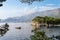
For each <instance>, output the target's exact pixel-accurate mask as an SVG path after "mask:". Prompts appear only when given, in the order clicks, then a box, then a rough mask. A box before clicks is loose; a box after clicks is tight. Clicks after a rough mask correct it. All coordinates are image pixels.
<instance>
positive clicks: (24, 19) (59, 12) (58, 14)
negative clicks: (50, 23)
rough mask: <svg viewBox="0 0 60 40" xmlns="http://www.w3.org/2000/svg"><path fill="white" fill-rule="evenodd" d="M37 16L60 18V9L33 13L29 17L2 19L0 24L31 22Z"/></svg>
mask: <svg viewBox="0 0 60 40" xmlns="http://www.w3.org/2000/svg"><path fill="white" fill-rule="evenodd" d="M36 16H51V17H57V18H59V17H60V8H56V9H52V10H45V11H40V12H35V13H31V14H29V15H24V16H21V17H13V18H7V19H4V20H2V19H0V22H30V21H31V20H32V19H33V18H34V17H36Z"/></svg>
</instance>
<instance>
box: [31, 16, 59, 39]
mask: <svg viewBox="0 0 60 40" xmlns="http://www.w3.org/2000/svg"><path fill="white" fill-rule="evenodd" d="M31 25H32V26H33V28H34V30H32V32H34V35H32V36H31V40H55V39H54V38H56V39H58V40H60V35H59V36H54V35H53V36H52V37H47V36H46V35H45V32H44V31H38V28H40V27H43V26H44V27H46V28H50V27H53V28H54V27H55V26H56V27H60V18H54V17H49V16H44V17H40V16H36V17H35V18H33V19H32V21H31Z"/></svg>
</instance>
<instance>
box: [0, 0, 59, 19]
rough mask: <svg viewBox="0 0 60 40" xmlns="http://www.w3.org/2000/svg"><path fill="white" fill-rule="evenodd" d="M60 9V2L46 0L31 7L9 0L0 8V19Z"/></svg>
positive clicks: (16, 0)
mask: <svg viewBox="0 0 60 40" xmlns="http://www.w3.org/2000/svg"><path fill="white" fill-rule="evenodd" d="M56 8H60V0H44V1H42V2H33V3H32V4H31V5H28V4H24V3H21V2H20V1H19V0H7V1H6V2H4V3H3V6H2V7H0V19H5V18H8V17H17V16H18V17H20V16H23V15H28V14H31V13H34V12H38V11H45V10H50V9H56Z"/></svg>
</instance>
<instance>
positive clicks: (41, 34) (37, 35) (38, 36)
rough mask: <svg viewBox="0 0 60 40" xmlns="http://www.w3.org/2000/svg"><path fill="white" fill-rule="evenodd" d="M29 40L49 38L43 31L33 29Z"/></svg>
mask: <svg viewBox="0 0 60 40" xmlns="http://www.w3.org/2000/svg"><path fill="white" fill-rule="evenodd" d="M31 40H51V39H50V38H48V37H47V36H46V35H45V32H43V31H42V32H39V31H35V32H34V35H32V36H31Z"/></svg>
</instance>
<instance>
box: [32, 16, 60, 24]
mask: <svg viewBox="0 0 60 40" xmlns="http://www.w3.org/2000/svg"><path fill="white" fill-rule="evenodd" d="M32 21H34V22H38V23H47V24H60V18H53V17H48V16H45V17H39V16H37V17H35V18H33V19H32Z"/></svg>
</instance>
